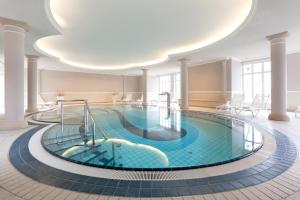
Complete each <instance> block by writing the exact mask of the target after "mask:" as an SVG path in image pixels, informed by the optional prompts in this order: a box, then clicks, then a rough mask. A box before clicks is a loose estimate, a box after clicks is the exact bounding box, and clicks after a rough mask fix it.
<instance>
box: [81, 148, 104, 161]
mask: <svg viewBox="0 0 300 200" xmlns="http://www.w3.org/2000/svg"><path fill="white" fill-rule="evenodd" d="M105 153H107V151H106V150H105V151H101V152H100V151H95V152H93V153H92V154H93V155H94V157H92V158H90V159H88V160H86V161H85V162H88V163H91V162H92V161H93V160H95V159H96V158H99V157H100V156H104V154H105Z"/></svg>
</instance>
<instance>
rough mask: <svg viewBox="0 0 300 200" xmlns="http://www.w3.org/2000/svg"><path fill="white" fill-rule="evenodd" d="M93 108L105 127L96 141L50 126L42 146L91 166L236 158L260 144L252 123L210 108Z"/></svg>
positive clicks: (179, 163)
mask: <svg viewBox="0 0 300 200" xmlns="http://www.w3.org/2000/svg"><path fill="white" fill-rule="evenodd" d="M92 110H93V114H94V117H95V119H96V121H97V127H98V129H99V130H100V131H103V132H104V131H105V134H106V136H108V137H109V139H108V140H105V139H103V138H102V137H101V135H100V134H99V135H97V138H96V139H97V140H96V141H97V142H96V146H94V147H92V145H91V144H92V142H91V141H90V142H88V143H87V146H84V145H82V144H83V142H82V140H81V138H80V137H77V136H78V135H76V134H77V133H75V132H76V131H75V132H74V127H73V129H72V130H71V129H70V132H68V130H66V132H65V133H64V136H63V137H64V138H63V139H62V138H60V143H57V141H56V140H55V134H57V132H58V131H60V129H59V127H58V128H57V127H53V129H51V130H49V131H48V132H46V134H45V135H44V136H43V141H44V145H45V146H46V148H47V149H48V150H49V151H52V152H55V154H57V155H59V156H62V157H66V158H68V159H71V160H75V161H77V162H82V163H87V164H92V165H96V166H105V167H122V168H169V167H172V168H181V167H192V166H203V165H211V164H215V163H220V162H227V161H230V160H234V159H238V158H239V157H244V156H245V155H248V154H249V153H251V152H252V151H254V150H256V149H257V148H259V147H260V146H261V144H262V136H261V133H260V132H259V131H258V130H257V129H256V128H254V127H253V126H251V125H249V124H247V123H243V122H241V121H238V120H232V119H229V118H225V117H222V116H217V115H213V114H205V113H200V112H191V111H189V112H186V111H184V112H180V111H176V110H170V109H167V108H158V107H142V108H137V107H132V106H115V107H110V106H106V107H105V106H101V107H100V108H99V106H98V107H93V108H92ZM73 112H78V111H74V110H73ZM75 130H76V129H75ZM80 145H81V146H80ZM78 146H79V147H78ZM166 161H167V162H166Z"/></svg>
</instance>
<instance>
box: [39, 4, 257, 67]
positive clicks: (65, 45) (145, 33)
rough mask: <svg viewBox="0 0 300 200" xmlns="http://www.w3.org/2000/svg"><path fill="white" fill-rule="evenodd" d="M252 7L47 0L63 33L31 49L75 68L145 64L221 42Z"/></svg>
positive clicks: (48, 10) (244, 18)
mask: <svg viewBox="0 0 300 200" xmlns="http://www.w3.org/2000/svg"><path fill="white" fill-rule="evenodd" d="M252 7H253V0H226V1H224V0H209V1H203V0H177V1H174V0H163V1H162V0H151V1H149V0H122V1H120V0H63V1H62V0H48V1H47V6H46V8H47V12H48V13H49V18H50V20H51V22H52V23H53V25H54V26H55V27H56V28H57V29H58V30H59V32H60V33H61V34H60V35H53V36H48V37H45V38H41V39H39V40H38V41H37V42H36V45H35V46H36V48H37V50H39V51H40V52H42V53H44V54H47V55H50V56H54V57H57V58H59V59H60V60H61V61H62V62H64V63H67V64H70V65H73V66H77V67H83V68H91V69H110V70H111V69H125V68H131V67H137V66H148V65H153V64H157V63H160V62H163V61H165V60H167V59H168V58H169V56H170V55H175V54H181V53H185V52H190V51H193V50H197V49H200V48H202V47H205V46H208V45H210V44H213V43H215V42H217V41H219V40H221V39H223V38H225V37H226V36H228V35H230V34H231V33H232V32H234V31H235V30H236V29H237V28H238V27H239V26H240V25H241V24H242V23H243V22H244V21H245V20H246V19H247V17H248V16H249V14H250V13H251V10H252Z"/></svg>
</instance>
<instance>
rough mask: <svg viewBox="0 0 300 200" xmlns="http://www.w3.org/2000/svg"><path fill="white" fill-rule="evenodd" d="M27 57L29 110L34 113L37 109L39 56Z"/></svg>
mask: <svg viewBox="0 0 300 200" xmlns="http://www.w3.org/2000/svg"><path fill="white" fill-rule="evenodd" d="M26 57H27V110H26V112H28V113H32V112H36V111H38V109H37V94H38V93H37V92H38V90H37V89H38V88H37V83H38V80H37V60H38V56H35V55H26Z"/></svg>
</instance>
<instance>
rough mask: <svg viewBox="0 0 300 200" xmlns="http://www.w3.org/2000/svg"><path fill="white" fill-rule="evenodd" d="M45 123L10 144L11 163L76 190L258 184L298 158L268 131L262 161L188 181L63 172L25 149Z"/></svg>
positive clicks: (133, 193)
mask: <svg viewBox="0 0 300 200" xmlns="http://www.w3.org/2000/svg"><path fill="white" fill-rule="evenodd" d="M45 126H46V125H40V126H38V127H36V128H33V129H32V130H30V131H28V132H26V133H25V134H23V135H22V136H20V137H19V138H17V140H16V141H15V142H14V143H13V145H12V146H11V149H10V152H9V158H10V161H11V163H12V164H13V165H14V167H15V168H16V169H18V170H19V171H20V172H21V173H23V174H24V175H26V176H28V177H30V178H32V179H34V180H36V181H38V182H41V183H44V184H48V185H52V186H56V187H60V188H64V189H69V190H73V191H78V192H86V193H91V194H99V195H107V196H123V197H175V196H188V195H202V194H210V193H217V192H225V191H230V190H235V189H241V188H245V187H249V186H254V185H257V184H261V183H263V182H266V181H268V180H271V179H273V178H275V177H277V176H278V175H280V174H282V173H283V172H284V171H286V170H287V169H288V168H289V167H290V166H292V165H293V163H294V161H295V160H296V158H297V157H298V152H297V148H296V146H295V145H294V143H293V142H291V141H290V140H289V138H288V137H287V136H286V135H284V134H282V133H280V132H278V131H276V130H271V133H272V134H273V136H274V138H275V140H276V144H277V149H276V152H275V153H274V154H273V155H272V156H270V157H269V158H268V159H267V160H265V161H264V162H262V163H260V164H258V165H256V166H254V167H251V168H249V169H245V170H242V171H238V172H235V173H230V174H225V175H220V176H212V177H206V178H197V179H188V180H167V181H127V180H114V179H104V178H95V177H89V176H83V175H78V174H74V173H70V172H65V171H62V170H58V169H55V168H52V167H50V166H47V165H45V164H43V163H41V162H40V161H38V160H36V159H35V158H34V157H33V156H32V155H31V154H30V152H29V149H28V142H29V140H30V138H31V136H32V135H34V134H35V133H36V132H37V131H38V130H40V129H42V128H43V127H45Z"/></svg>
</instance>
